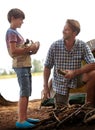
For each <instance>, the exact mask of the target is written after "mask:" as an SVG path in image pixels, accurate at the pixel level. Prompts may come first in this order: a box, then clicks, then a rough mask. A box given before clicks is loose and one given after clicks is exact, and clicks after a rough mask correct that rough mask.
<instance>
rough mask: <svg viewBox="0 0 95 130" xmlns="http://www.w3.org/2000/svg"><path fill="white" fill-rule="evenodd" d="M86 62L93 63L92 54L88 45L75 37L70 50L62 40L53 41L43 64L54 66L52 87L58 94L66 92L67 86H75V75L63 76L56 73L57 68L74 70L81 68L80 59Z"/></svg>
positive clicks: (76, 81)
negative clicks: (71, 76) (72, 76)
mask: <svg viewBox="0 0 95 130" xmlns="http://www.w3.org/2000/svg"><path fill="white" fill-rule="evenodd" d="M83 60H84V61H85V62H86V63H88V64H89V63H94V62H95V59H94V56H93V54H92V52H91V50H90V48H89V46H88V45H87V44H86V43H84V42H83V41H81V40H78V39H76V40H75V43H74V46H73V48H72V49H71V51H68V50H67V49H66V46H65V44H64V40H63V39H61V40H58V41H56V42H54V43H53V44H52V45H51V46H50V48H49V51H48V54H47V57H46V61H45V66H47V67H48V68H50V69H51V68H54V72H53V78H52V80H53V82H52V86H53V89H54V90H55V91H56V92H57V93H59V94H63V95H64V94H66V93H67V91H68V87H69V88H75V87H77V83H78V80H77V76H76V77H75V78H73V79H67V78H64V76H62V75H61V74H58V72H57V70H58V69H63V70H75V69H79V68H81V65H82V61H83Z"/></svg>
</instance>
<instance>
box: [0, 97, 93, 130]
mask: <svg viewBox="0 0 95 130" xmlns="http://www.w3.org/2000/svg"><path fill="white" fill-rule="evenodd" d="M40 104H41V100H40V99H38V100H32V101H30V102H29V107H28V117H31V118H39V119H40V120H44V119H47V118H48V117H49V114H50V113H51V112H52V110H53V108H52V107H41V108H40ZM16 121H17V102H16V103H13V104H12V105H10V106H0V130H3V129H10V128H11V129H16V128H15V122H16ZM33 130H34V128H33ZM35 130H36V128H35ZM45 130H46V129H45ZM49 130H50V129H49ZM51 130H52V129H51ZM55 130H56V128H55ZM61 130H63V129H61ZM64 130H95V125H94V124H90V125H80V124H78V125H73V126H69V124H68V126H67V127H64Z"/></svg>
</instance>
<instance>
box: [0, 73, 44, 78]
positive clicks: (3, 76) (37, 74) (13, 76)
mask: <svg viewBox="0 0 95 130" xmlns="http://www.w3.org/2000/svg"><path fill="white" fill-rule="evenodd" d="M42 75H43V72H40V73H32V76H42ZM8 78H16V74H12V75H0V79H8Z"/></svg>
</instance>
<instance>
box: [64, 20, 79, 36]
mask: <svg viewBox="0 0 95 130" xmlns="http://www.w3.org/2000/svg"><path fill="white" fill-rule="evenodd" d="M66 23H67V24H69V26H70V28H71V29H72V30H73V31H74V32H76V33H77V34H76V35H78V34H79V32H80V24H79V22H78V21H77V20H74V19H67V21H66Z"/></svg>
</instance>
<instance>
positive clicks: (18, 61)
mask: <svg viewBox="0 0 95 130" xmlns="http://www.w3.org/2000/svg"><path fill="white" fill-rule="evenodd" d="M9 43H11V44H14V43H16V46H17V47H18V48H21V47H23V46H24V39H23V37H22V36H21V35H20V33H18V32H17V31H16V30H14V29H10V28H9V29H8V30H7V32H6V44H7V49H8V52H9V55H10V56H11V57H12V59H13V61H12V67H14V68H20V67H31V57H30V55H29V54H22V55H12V53H11V51H10V46H9Z"/></svg>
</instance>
